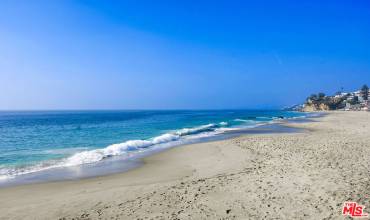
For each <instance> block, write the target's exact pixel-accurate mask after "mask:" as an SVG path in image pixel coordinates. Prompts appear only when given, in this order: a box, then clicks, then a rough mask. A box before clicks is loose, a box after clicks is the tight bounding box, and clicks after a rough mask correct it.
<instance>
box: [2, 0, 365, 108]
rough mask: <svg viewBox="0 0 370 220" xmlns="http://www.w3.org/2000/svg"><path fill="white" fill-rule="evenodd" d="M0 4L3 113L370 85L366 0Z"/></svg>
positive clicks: (244, 100) (219, 102) (229, 100)
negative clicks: (14, 110) (6, 111)
mask: <svg viewBox="0 0 370 220" xmlns="http://www.w3.org/2000/svg"><path fill="white" fill-rule="evenodd" d="M0 5H1V7H0V87H1V92H0V109H213V108H215V109H220V108H221V109H225V108H280V107H282V106H287V105H291V104H295V103H299V102H302V101H303V100H304V99H305V97H306V96H308V95H310V94H311V93H313V92H319V91H323V92H325V93H328V94H330V93H334V92H336V91H338V90H339V89H340V88H341V87H344V88H345V90H354V89H357V88H358V87H360V86H361V85H362V84H364V83H367V84H370V40H369V39H370V2H369V1H366V0H363V1H361V0H359V1H341V0H337V1H334V0H333V1H331V0H328V1H306V2H302V1H286V0H282V1H140V3H138V1H109V0H104V1H103V0H100V1H94V0H90V1H82V0H80V1H73V0H55V1H48V0H19V1H11V0H5V1H4V0H0Z"/></svg>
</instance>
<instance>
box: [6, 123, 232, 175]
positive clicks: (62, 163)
mask: <svg viewBox="0 0 370 220" xmlns="http://www.w3.org/2000/svg"><path fill="white" fill-rule="evenodd" d="M227 125H228V124H227V122H221V123H219V124H207V125H201V126H198V127H193V128H183V129H180V130H175V131H173V132H168V133H165V134H162V135H159V136H156V137H154V138H151V139H148V140H129V141H125V142H122V143H117V144H112V145H109V146H107V147H105V148H100V149H95V150H85V151H81V152H78V153H75V154H73V155H72V156H69V157H67V158H64V159H61V160H56V161H47V162H43V163H40V164H37V165H33V166H28V167H22V168H0V180H1V179H7V178H11V177H15V176H18V175H22V174H28V173H34V172H38V171H43V170H47V169H51V168H60V167H71V166H77V165H82V164H89V163H94V162H98V161H101V160H103V159H105V158H109V157H113V156H120V155H126V154H130V153H136V152H142V151H145V150H146V149H149V148H152V147H154V146H158V145H160V144H166V143H171V142H174V141H179V140H180V139H182V138H184V137H187V138H188V137H190V136H193V137H194V138H197V137H205V136H211V135H215V134H219V133H222V130H220V129H221V128H223V127H224V126H227ZM225 131H226V130H225ZM198 134H203V135H202V136H198Z"/></svg>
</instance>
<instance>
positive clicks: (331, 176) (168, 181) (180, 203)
mask: <svg viewBox="0 0 370 220" xmlns="http://www.w3.org/2000/svg"><path fill="white" fill-rule="evenodd" d="M289 126H292V127H299V128H303V129H304V130H305V132H299V133H283V134H281V133H280V134H276V133H274V134H248V135H243V136H241V137H236V138H232V139H229V140H223V141H215V142H207V143H199V144H193V145H186V146H182V147H177V148H173V149H170V150H168V151H165V152H162V153H159V154H156V155H152V156H150V157H148V158H145V159H144V163H145V164H144V165H143V166H141V167H139V168H137V169H134V170H131V171H128V172H126V173H121V174H115V175H109V176H104V177H95V178H90V179H82V180H74V181H62V182H54V183H40V184H33V185H23V186H16V187H8V188H2V189H0V198H1V199H0V219H338V218H343V217H342V216H341V208H342V205H343V203H344V202H345V201H356V202H359V203H360V204H362V205H365V206H367V207H370V200H369V197H370V179H369V178H370V160H369V158H370V113H369V112H333V113H330V114H328V115H326V116H325V117H322V118H314V119H312V121H311V122H307V123H295V124H294V123H293V124H292V123H291V124H289ZM365 211H367V212H370V209H369V210H367V209H365Z"/></svg>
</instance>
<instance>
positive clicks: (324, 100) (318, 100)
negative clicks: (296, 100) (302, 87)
mask: <svg viewBox="0 0 370 220" xmlns="http://www.w3.org/2000/svg"><path fill="white" fill-rule="evenodd" d="M369 96H370V91H369V87H368V86H367V85H364V86H362V88H361V89H360V90H358V91H355V92H337V93H336V94H335V95H332V96H326V95H325V94H324V93H318V94H312V95H311V96H310V97H308V98H307V99H306V102H305V103H304V104H303V105H299V106H298V107H296V108H295V109H294V110H298V111H303V112H314V111H330V110H346V111H349V110H354V111H361V110H362V111H368V110H369V107H370V101H369V100H368V97H369Z"/></svg>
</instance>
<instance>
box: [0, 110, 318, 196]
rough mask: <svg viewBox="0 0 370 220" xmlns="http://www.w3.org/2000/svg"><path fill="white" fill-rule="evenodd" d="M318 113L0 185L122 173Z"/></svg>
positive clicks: (283, 127)
mask: <svg viewBox="0 0 370 220" xmlns="http://www.w3.org/2000/svg"><path fill="white" fill-rule="evenodd" d="M321 115H322V114H320V115H314V116H310V115H307V116H304V117H303V118H301V117H297V118H287V119H280V120H273V121H270V122H268V123H265V124H260V125H256V126H255V127H251V128H244V129H240V130H236V131H227V132H225V133H223V134H218V135H215V136H210V137H202V138H199V139H194V140H191V141H188V142H184V143H178V144H176V143H174V144H173V145H171V144H172V143H169V144H170V145H169V146H167V147H163V148H158V149H152V150H148V151H147V152H142V153H140V154H137V155H134V156H132V157H123V156H115V157H112V158H107V159H105V160H102V161H98V162H95V163H88V164H82V165H78V166H72V167H57V168H50V169H45V170H40V171H35V172H31V173H27V174H22V175H19V176H16V177H12V178H9V179H0V189H1V188H7V187H12V186H20V185H29V184H39V183H50V182H59V181H74V180H82V179H89V178H96V177H104V176H109V175H115V174H119V173H125V172H128V171H130V170H132V169H137V168H138V167H141V166H143V165H144V162H143V161H144V160H145V158H146V157H149V156H151V155H155V154H158V153H162V152H164V151H167V150H170V149H172V148H177V147H182V146H186V145H191V144H200V143H207V142H215V141H222V140H228V139H231V138H235V137H239V136H242V135H248V134H262V133H265V134H269V133H290V132H300V130H299V128H293V127H289V124H290V123H297V122H300V121H301V122H308V121H309V120H310V118H316V117H321ZM76 173H77V174H76Z"/></svg>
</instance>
